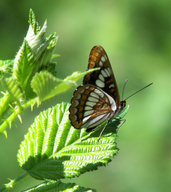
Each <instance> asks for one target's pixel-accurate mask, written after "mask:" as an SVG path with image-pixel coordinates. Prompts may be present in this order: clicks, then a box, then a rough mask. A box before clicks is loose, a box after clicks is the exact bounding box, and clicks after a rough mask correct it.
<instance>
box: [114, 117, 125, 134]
mask: <svg viewBox="0 0 171 192" xmlns="http://www.w3.org/2000/svg"><path fill="white" fill-rule="evenodd" d="M117 120H119V121H122V123H121V124H119V126H118V127H117V129H116V133H117V132H118V129H119V128H120V127H121V126H122V125H123V124H124V123H125V121H126V119H117Z"/></svg>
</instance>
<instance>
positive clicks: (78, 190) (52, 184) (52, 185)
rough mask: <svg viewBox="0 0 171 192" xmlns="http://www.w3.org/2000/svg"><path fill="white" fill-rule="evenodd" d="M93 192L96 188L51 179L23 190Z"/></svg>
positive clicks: (35, 191)
mask: <svg viewBox="0 0 171 192" xmlns="http://www.w3.org/2000/svg"><path fill="white" fill-rule="evenodd" d="M32 191H34V192H45V191H48V192H54V191H61V192H71V191H72V192H93V191H95V190H93V189H89V188H84V187H81V186H79V185H77V184H75V183H62V182H61V181H49V182H45V183H42V184H40V185H38V186H35V187H33V188H31V189H28V190H24V191H23V192H32Z"/></svg>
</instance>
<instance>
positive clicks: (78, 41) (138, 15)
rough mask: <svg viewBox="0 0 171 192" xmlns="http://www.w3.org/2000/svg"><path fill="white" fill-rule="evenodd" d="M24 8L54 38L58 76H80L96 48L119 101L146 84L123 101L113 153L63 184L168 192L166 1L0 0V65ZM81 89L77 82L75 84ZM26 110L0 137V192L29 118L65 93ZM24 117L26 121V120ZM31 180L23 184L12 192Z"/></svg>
mask: <svg viewBox="0 0 171 192" xmlns="http://www.w3.org/2000/svg"><path fill="white" fill-rule="evenodd" d="M30 8H32V9H33V11H34V12H35V14H36V18H37V20H38V22H39V24H40V25H43V22H44V20H45V19H47V20H48V31H47V32H48V33H47V35H49V34H50V33H52V32H56V33H57V35H59V40H58V44H57V47H56V51H55V53H57V54H60V55H61V56H60V57H59V58H57V63H58V66H57V70H58V74H57V75H58V77H59V78H65V77H66V76H68V75H70V74H71V73H73V72H74V71H85V70H86V69H87V64H88V56H89V53H90V50H91V48H92V47H93V46H94V45H96V44H99V45H102V46H103V47H104V49H105V50H106V52H107V54H108V57H109V59H110V62H111V65H112V67H113V70H114V73H115V77H116V79H117V83H118V86H119V90H120V93H122V87H123V84H124V81H125V79H128V80H129V81H128V83H127V85H126V89H125V93H124V97H125V98H126V97H127V96H129V95H130V94H131V93H133V92H135V91H136V90H138V89H140V88H142V87H143V86H145V85H147V84H148V83H151V82H153V83H154V84H153V85H152V86H151V87H149V88H147V89H146V90H144V91H142V92H141V93H139V94H137V95H136V96H134V97H132V98H130V99H129V100H128V101H127V103H128V104H130V109H129V112H128V114H127V116H126V119H127V121H126V123H125V124H124V125H123V126H122V127H121V128H120V130H119V132H118V140H117V144H118V148H119V149H120V151H119V153H118V155H117V156H116V157H115V158H113V161H112V162H111V163H109V165H108V166H106V167H102V168H99V169H98V170H97V171H94V172H89V173H86V174H84V175H81V176H80V177H79V178H75V179H68V180H65V182H68V181H69V182H77V183H78V184H80V185H82V186H85V187H92V188H95V189H97V191H98V192H104V191H108V192H137V191H138V192H144V191H145V192H163V191H165V192H166V191H171V127H170V125H171V117H170V115H171V99H170V98H171V97H170V94H171V85H170V84H171V1H170V0H163V1H159V0H155V1H154V0H151V1H148V0H143V1H141V0H140V1H136V0H128V1H123V0H120V1H118V0H108V1H104V0H103V1H100V0H98V1H97V0H94V1H93V0H86V1H85V0H84V1H78V0H77V1H66V0H63V1H62V0H60V1H58V0H56V1H55V0H49V1H45V0H36V1H35V0H30V1H26V0H15V1H13V0H1V1H0V59H12V58H14V56H15V54H16V52H17V51H18V49H19V46H20V45H21V44H22V41H23V38H24V36H25V35H26V32H27V29H28V22H27V21H28V13H29V9H30ZM79 84H81V81H80V82H79ZM73 91H74V89H72V90H71V91H68V92H67V93H65V94H63V95H61V96H58V97H56V98H54V99H51V100H50V101H48V102H46V103H44V104H43V105H41V107H40V108H39V109H35V110H34V113H30V110H27V111H26V112H25V113H24V114H23V116H22V119H23V124H21V123H20V122H19V121H18V120H16V122H15V125H14V124H13V126H12V129H10V130H9V129H8V139H6V138H5V137H4V135H1V136H0V152H1V158H0V186H2V185H3V184H4V183H7V182H8V178H11V179H14V178H16V177H17V176H19V175H21V174H22V173H23V170H22V169H21V168H20V167H19V165H18V163H17V158H16V154H17V151H18V149H19V144H20V142H21V141H22V140H23V138H24V134H25V133H26V132H27V129H28V128H29V126H30V125H31V124H32V122H33V120H34V117H35V115H38V114H39V112H40V111H41V110H43V109H46V108H47V107H50V106H52V105H55V104H56V103H59V102H61V101H67V102H69V101H70V99H71V97H72V92H73ZM30 114H31V115H30ZM37 183H38V182H37V181H35V180H34V179H32V178H27V180H26V181H24V182H22V183H21V184H19V185H18V186H15V189H14V190H13V191H20V190H22V189H25V188H28V187H31V186H33V185H35V184H37Z"/></svg>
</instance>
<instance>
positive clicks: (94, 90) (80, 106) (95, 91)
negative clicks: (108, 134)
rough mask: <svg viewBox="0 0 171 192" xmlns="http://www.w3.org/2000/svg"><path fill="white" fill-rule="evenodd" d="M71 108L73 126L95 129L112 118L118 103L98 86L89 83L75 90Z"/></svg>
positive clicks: (70, 116)
mask: <svg viewBox="0 0 171 192" xmlns="http://www.w3.org/2000/svg"><path fill="white" fill-rule="evenodd" d="M69 110H70V115H69V118H70V120H71V124H72V126H74V127H75V128H77V129H79V128H82V127H87V128H88V129H93V128H95V127H97V126H99V125H100V124H101V123H103V122H104V121H106V120H108V119H109V118H110V116H111V114H112V113H113V111H115V110H116V103H115V102H114V100H113V98H112V97H110V96H109V95H108V94H107V93H105V92H104V91H102V90H101V89H99V88H98V87H95V86H94V85H90V84H87V85H82V86H79V87H78V88H77V90H76V91H75V92H74V96H73V98H72V100H71V106H70V109H69Z"/></svg>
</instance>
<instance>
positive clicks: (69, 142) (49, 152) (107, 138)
mask: <svg viewBox="0 0 171 192" xmlns="http://www.w3.org/2000/svg"><path fill="white" fill-rule="evenodd" d="M68 108H69V104H67V103H62V104H58V105H56V106H55V107H52V108H50V109H48V110H46V111H44V112H42V113H40V115H39V116H37V117H36V119H35V121H34V123H33V124H32V126H31V127H30V128H29V130H28V133H27V134H26V135H25V139H24V141H23V142H22V143H21V145H20V149H19V151H18V155H17V157H18V162H19V164H20V166H21V167H22V168H23V169H24V170H26V171H27V172H28V173H29V174H30V175H31V176H32V177H34V178H37V179H52V180H56V179H61V178H71V177H75V176H79V175H80V174H82V173H85V172H87V171H90V170H95V169H97V168H98V167H99V166H103V165H106V164H107V163H108V162H110V161H111V158H112V157H113V156H115V155H116V154H117V151H118V149H117V145H116V138H117V136H116V134H114V131H115V129H116V127H112V128H110V129H108V128H106V130H105V131H104V133H103V135H102V137H101V138H100V140H99V141H98V138H99V131H101V130H98V131H95V132H91V133H87V132H86V130H85V129H78V130H77V129H75V128H73V127H71V125H70V121H69V118H68V115H69V111H68ZM118 122H119V121H118Z"/></svg>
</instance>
